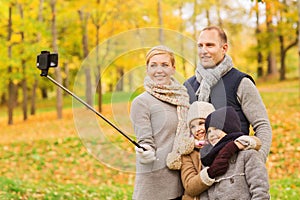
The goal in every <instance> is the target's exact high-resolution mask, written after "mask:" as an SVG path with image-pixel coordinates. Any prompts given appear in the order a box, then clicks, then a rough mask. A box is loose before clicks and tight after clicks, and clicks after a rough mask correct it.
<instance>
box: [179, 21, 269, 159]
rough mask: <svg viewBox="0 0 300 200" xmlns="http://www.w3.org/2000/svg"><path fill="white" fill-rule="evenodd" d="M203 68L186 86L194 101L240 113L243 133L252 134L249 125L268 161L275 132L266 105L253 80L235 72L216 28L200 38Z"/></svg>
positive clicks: (225, 46) (201, 64) (223, 37)
mask: <svg viewBox="0 0 300 200" xmlns="http://www.w3.org/2000/svg"><path fill="white" fill-rule="evenodd" d="M197 44H198V53H199V58H200V64H199V65H198V66H197V69H196V72H195V75H194V76H193V77H191V78H189V79H188V80H187V81H186V82H185V83H184V85H185V87H186V88H187V90H188V93H189V96H190V103H192V102H194V101H207V102H211V103H212V104H213V105H214V107H215V108H216V109H218V108H221V107H224V106H232V107H234V109H235V110H236V111H237V113H238V115H239V117H240V120H241V125H242V132H244V133H245V134H249V127H250V124H251V126H252V128H253V130H254V132H255V135H256V136H257V137H258V138H259V139H260V140H261V142H262V147H261V149H260V152H261V153H262V156H263V158H264V161H266V159H267V156H268V154H269V151H270V146H271V142H272V129H271V126H270V121H269V119H268V115H267V111H266V108H265V105H264V103H263V101H262V99H261V97H260V94H259V92H258V90H257V88H256V86H255V84H254V81H253V79H252V78H251V77H250V76H249V75H247V74H245V73H242V72H240V71H239V70H237V69H235V68H233V63H232V60H231V58H230V57H229V56H228V55H227V54H226V53H227V51H228V43H227V36H226V34H225V32H224V31H223V30H222V29H221V28H219V27H216V26H210V27H206V28H204V29H203V30H202V31H201V33H200V35H199V38H198V41H197Z"/></svg>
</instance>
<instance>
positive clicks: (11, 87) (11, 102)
mask: <svg viewBox="0 0 300 200" xmlns="http://www.w3.org/2000/svg"><path fill="white" fill-rule="evenodd" d="M11 35H12V5H10V6H9V8H8V26H7V42H8V43H9V45H8V46H7V54H8V58H9V59H12V45H11V44H10V40H11ZM11 73H12V66H8V75H9V76H10V74H11ZM15 90H16V86H15V84H14V83H13V80H12V79H11V78H9V81H8V102H7V107H8V124H9V125H12V124H13V110H14V106H15Z"/></svg>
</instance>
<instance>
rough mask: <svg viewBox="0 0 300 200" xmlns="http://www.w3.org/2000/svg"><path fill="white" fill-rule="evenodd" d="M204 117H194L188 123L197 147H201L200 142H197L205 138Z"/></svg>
mask: <svg viewBox="0 0 300 200" xmlns="http://www.w3.org/2000/svg"><path fill="white" fill-rule="evenodd" d="M204 123H205V119H202V118H200V119H194V120H192V121H191V123H190V130H191V133H192V134H193V136H194V138H195V140H196V141H195V146H196V147H197V148H201V147H202V146H203V144H202V143H199V142H198V141H204V140H205V134H206V133H205V126H204Z"/></svg>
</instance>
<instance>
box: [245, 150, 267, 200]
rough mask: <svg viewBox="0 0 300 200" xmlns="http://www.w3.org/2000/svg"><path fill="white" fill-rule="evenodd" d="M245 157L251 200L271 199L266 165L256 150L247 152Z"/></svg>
mask: <svg viewBox="0 0 300 200" xmlns="http://www.w3.org/2000/svg"><path fill="white" fill-rule="evenodd" d="M245 155H246V156H245V176H246V180H247V183H248V185H249V191H250V194H251V200H262V199H263V200H265V199H266V200H267V199H270V193H269V189H270V188H269V178H268V171H267V168H266V166H265V163H264V162H263V160H262V159H260V155H259V153H258V152H257V151H255V150H247V151H245Z"/></svg>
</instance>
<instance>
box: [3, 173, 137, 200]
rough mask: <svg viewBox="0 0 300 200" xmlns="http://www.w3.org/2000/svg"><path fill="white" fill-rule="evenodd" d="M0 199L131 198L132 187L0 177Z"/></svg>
mask: <svg viewBox="0 0 300 200" xmlns="http://www.w3.org/2000/svg"><path fill="white" fill-rule="evenodd" d="M0 185H1V188H2V189H1V192H0V199H28V200H30V199H43V200H44V199H49V200H50V199H51V200H52V199H53V200H59V199H61V200H65V199H70V200H72V199H82V200H85V199H107V200H109V199H113V200H118V199H119V200H126V199H128V200H129V199H131V191H132V187H129V186H126V185H117V184H116V185H111V186H105V185H102V186H99V187H95V186H94V187H92V186H86V185H81V184H57V183H48V184H47V183H46V182H39V183H29V182H24V181H21V180H16V179H13V180H12V179H8V178H5V177H0Z"/></svg>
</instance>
